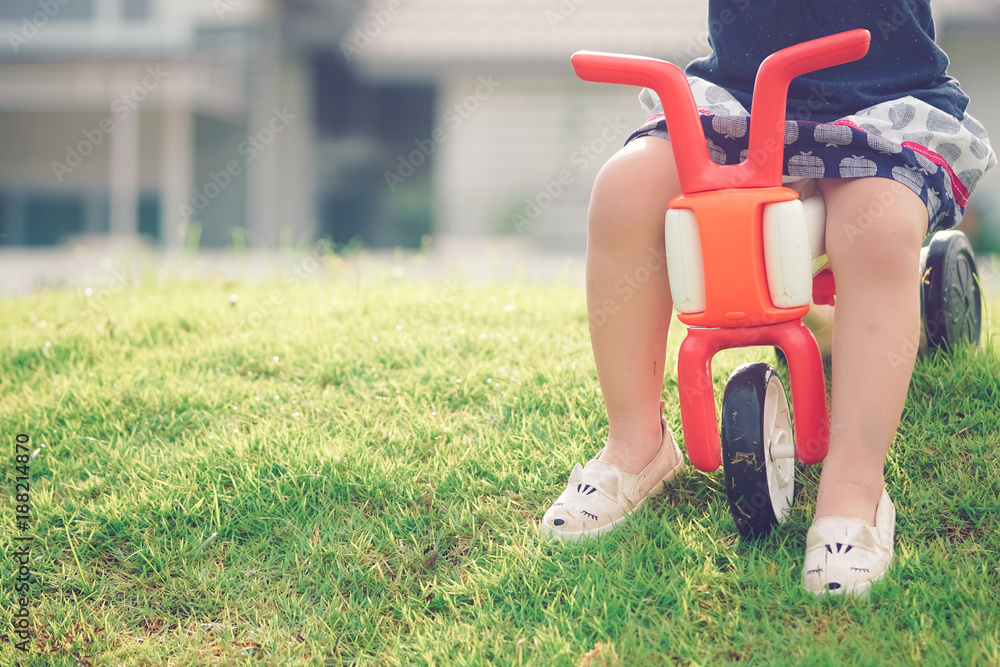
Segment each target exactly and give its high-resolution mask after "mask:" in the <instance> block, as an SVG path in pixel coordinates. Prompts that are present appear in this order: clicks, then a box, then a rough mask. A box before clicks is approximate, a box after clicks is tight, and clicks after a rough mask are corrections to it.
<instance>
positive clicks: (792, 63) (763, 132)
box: [572, 30, 871, 194]
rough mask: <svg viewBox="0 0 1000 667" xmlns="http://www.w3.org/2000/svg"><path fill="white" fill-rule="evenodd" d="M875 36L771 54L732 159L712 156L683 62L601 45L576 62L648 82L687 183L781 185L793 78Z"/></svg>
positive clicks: (588, 73)
mask: <svg viewBox="0 0 1000 667" xmlns="http://www.w3.org/2000/svg"><path fill="white" fill-rule="evenodd" d="M870 43H871V33H869V32H868V31H867V30H849V31H847V32H842V33H838V34H836V35H829V36H827V37H821V38H819V39H814V40H811V41H808V42H803V43H802V44H796V45H795V46H790V47H788V48H786V49H782V50H781V51H778V52H776V53H772V54H771V55H770V56H768V57H767V58H765V59H764V62H762V63H761V65H760V68H759V69H758V70H757V78H756V81H755V82H754V93H753V102H752V107H753V114H752V116H751V118H750V140H749V150H748V153H747V159H746V160H745V161H744V162H742V163H741V164H738V165H727V166H722V165H717V164H715V163H714V162H712V161H711V159H710V158H709V157H708V147H707V145H706V142H705V132H704V130H703V129H702V127H701V122H700V120H699V118H698V109H697V107H696V106H695V102H694V96H693V95H692V94H691V89H690V87H689V86H688V84H687V78H686V77H685V76H684V73H683V72H682V71H681V69H680V68H679V67H677V66H676V65H673V64H671V63H668V62H665V61H663V60H656V59H654V58H642V57H639V56H625V55H617V54H610V53H597V52H593V51H580V52H578V53H576V54H574V55H573V58H572V62H573V69H574V70H575V71H576V74H577V76H578V77H580V78H581V79H583V80H584V81H595V82H600V83H620V84H625V85H632V86H643V87H646V88H651V89H653V90H654V91H655V92H656V94H657V95H659V97H660V101H661V102H662V103H663V113H664V116H665V117H666V121H667V127H668V128H669V130H670V139H671V143H672V145H673V150H674V155H675V157H676V162H677V172H678V176H679V178H680V184H681V190H682V191H683V192H684V194H692V193H695V192H704V191H707V190H718V189H721V188H731V187H774V186H778V185H781V166H782V157H783V154H784V143H785V141H784V136H785V104H786V97H787V95H788V84H789V83H791V81H792V79H794V78H795V77H797V76H799V75H801V74H805V73H807V72H813V71H815V70H818V69H823V68H824V67H832V66H834V65H840V64H842V63H846V62H850V61H852V60H857V59H858V58H861V57H862V56H864V55H865V54H866V53H867V52H868V45H869V44H870ZM668 100H669V104H667V101H668Z"/></svg>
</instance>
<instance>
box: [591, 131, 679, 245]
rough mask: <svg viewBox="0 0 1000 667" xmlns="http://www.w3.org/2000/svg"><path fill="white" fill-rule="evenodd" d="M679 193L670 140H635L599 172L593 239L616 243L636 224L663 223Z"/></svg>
mask: <svg viewBox="0 0 1000 667" xmlns="http://www.w3.org/2000/svg"><path fill="white" fill-rule="evenodd" d="M679 194H680V183H679V182H678V180H677V170H676V168H675V166H674V156H673V151H672V150H671V147H670V142H669V141H667V140H665V139H660V138H658V137H642V138H639V139H636V140H635V141H632V142H631V143H629V144H628V145H627V146H625V147H624V148H623V149H621V150H620V151H618V153H616V154H615V155H614V156H613V157H612V158H611V159H610V160H608V162H607V163H606V164H605V165H604V166H603V167H602V168H601V171H600V173H599V174H598V175H597V180H596V181H595V183H594V191H593V194H592V195H591V199H590V213H589V216H588V219H589V234H590V237H591V240H598V241H601V242H612V241H613V240H614V239H616V238H620V237H621V236H622V234H623V232H627V231H628V230H630V229H635V227H636V226H646V225H652V224H656V225H662V224H663V216H664V214H665V213H666V210H667V208H668V206H669V203H670V200H671V199H673V198H674V197H676V196H677V195H679ZM636 231H638V230H636Z"/></svg>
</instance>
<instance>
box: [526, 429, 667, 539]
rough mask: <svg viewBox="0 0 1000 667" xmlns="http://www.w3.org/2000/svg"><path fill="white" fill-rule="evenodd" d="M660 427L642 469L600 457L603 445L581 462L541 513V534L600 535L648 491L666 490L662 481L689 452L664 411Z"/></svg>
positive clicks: (635, 507) (553, 536) (565, 536)
mask: <svg viewBox="0 0 1000 667" xmlns="http://www.w3.org/2000/svg"><path fill="white" fill-rule="evenodd" d="M660 428H661V430H662V432H663V440H662V441H661V443H660V449H659V450H658V451H657V452H656V456H654V457H653V460H652V461H650V462H649V465H647V466H646V467H645V468H643V470H642V471H641V472H639V474H637V475H632V474H629V473H626V472H624V471H623V470H622V469H621V467H619V466H616V465H611V464H610V463H605V462H603V461H598V460H597V459H598V458H600V456H601V453H602V452H603V451H604V450H603V449H602V450H601V451H600V452H598V453H597V456H595V457H594V458H593V459H591V461H590V462H589V463H588V464H587V465H586V467H584V466H581V465H580V464H579V463H577V464H576V466H575V467H574V468H573V472H572V473H571V474H570V476H569V484H568V486H567V487H566V490H565V491H563V493H562V495H561V496H559V498H558V499H557V500H556V502H555V503H554V504H553V505H552V507H550V508H549V510H548V511H547V512H546V513H545V516H544V517H542V524H541V527H540V531H541V534H542V536H544V537H548V538H551V539H557V540H579V539H582V538H587V537H597V536H598V535H602V534H604V533H606V532H608V531H610V530H613V529H614V527H615V526H617V525H619V524H620V523H622V522H623V521H625V520H626V519H627V518H628V516H629V515H630V514H632V513H633V512H635V511H636V510H638V509H639V508H640V507H642V505H643V503H645V502H646V500H647V499H648V498H649V497H651V496H655V495H660V494H662V493H663V491H664V488H663V483H664V482H667V481H669V480H670V479H672V478H673V477H674V475H676V474H677V472H678V471H680V470H681V468H683V467H684V457H683V456H682V455H681V450H680V448H679V447H678V446H677V443H676V442H675V441H674V437H673V435H672V434H671V433H670V430H669V429H668V428H667V423H666V422H665V421H664V420H663V419H662V417H661V419H660Z"/></svg>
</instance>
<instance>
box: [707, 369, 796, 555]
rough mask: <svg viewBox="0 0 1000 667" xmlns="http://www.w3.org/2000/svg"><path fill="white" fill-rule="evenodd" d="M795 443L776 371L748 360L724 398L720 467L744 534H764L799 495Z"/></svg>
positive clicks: (786, 405) (734, 377) (737, 520)
mask: <svg viewBox="0 0 1000 667" xmlns="http://www.w3.org/2000/svg"><path fill="white" fill-rule="evenodd" d="M794 443H795V441H794V439H793V435H792V425H791V420H790V418H789V412H788V401H787V399H786V398H785V390H784V388H783V387H782V385H781V380H780V379H779V378H778V376H777V374H776V373H775V371H774V369H773V368H771V367H770V366H768V365H767V364H763V363H750V364H743V365H742V366H740V367H739V368H737V369H736V370H735V371H733V373H732V375H730V376H729V381H728V382H727V383H726V392H725V395H724V397H723V399H722V467H723V472H724V473H725V480H726V494H727V495H728V497H729V506H730V509H731V510H732V513H733V519H734V520H735V521H736V529H737V530H738V531H739V533H740V535H741V536H742V537H744V538H749V537H762V536H764V535H766V534H767V533H768V532H769V531H770V530H771V528H772V527H774V526H776V525H777V524H779V523H781V522H782V521H784V520H785V518H786V517H787V515H788V510H789V509H790V508H791V506H792V502H793V500H794V497H795V444H794Z"/></svg>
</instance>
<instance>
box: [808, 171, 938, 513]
mask: <svg viewBox="0 0 1000 667" xmlns="http://www.w3.org/2000/svg"><path fill="white" fill-rule="evenodd" d="M820 187H821V189H822V191H823V196H824V199H825V200H826V209H827V231H826V248H827V252H828V254H829V258H830V266H831V268H832V269H833V272H834V276H835V278H836V281H837V307H836V312H835V315H834V325H833V379H832V384H833V389H832V392H833V393H832V398H831V436H830V452H829V455H828V456H827V458H826V461H825V462H824V464H823V472H822V476H821V478H820V485H819V494H818V496H817V499H816V517H815V518H817V519H819V518H822V517H825V516H847V517H855V518H860V519H864V520H865V521H867V522H868V524H869V525H874V518H875V507H876V505H877V504H878V500H879V497H880V495H881V492H882V488H883V485H884V479H883V476H882V473H883V465H884V463H885V457H886V454H887V453H888V451H889V445H890V444H891V443H892V440H893V438H894V437H895V434H896V429H897V427H898V425H899V418H900V416H901V414H902V411H903V405H904V403H905V401H906V392H907V389H908V387H909V384H910V376H911V375H912V373H913V363H914V360H915V358H916V348H917V341H918V337H919V327H920V292H919V275H918V274H919V263H920V247H921V244H922V242H923V237H924V235H925V233H926V230H927V210H926V208H925V207H924V204H923V202H922V201H921V200H920V198H919V197H917V196H916V195H915V194H913V192H911V191H910V190H909V189H907V188H906V187H905V186H903V185H901V184H899V183H897V182H895V181H892V180H889V179H883V178H857V179H843V180H836V179H828V180H823V181H820Z"/></svg>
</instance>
